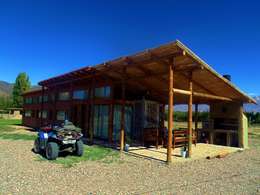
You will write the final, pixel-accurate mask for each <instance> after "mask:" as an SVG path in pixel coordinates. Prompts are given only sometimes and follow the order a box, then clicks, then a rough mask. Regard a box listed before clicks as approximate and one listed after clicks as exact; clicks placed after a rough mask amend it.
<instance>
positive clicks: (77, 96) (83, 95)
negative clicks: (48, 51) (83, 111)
mask: <svg viewBox="0 0 260 195" xmlns="http://www.w3.org/2000/svg"><path fill="white" fill-rule="evenodd" d="M87 98H88V91H87V90H76V91H73V99H74V100H84V99H87Z"/></svg>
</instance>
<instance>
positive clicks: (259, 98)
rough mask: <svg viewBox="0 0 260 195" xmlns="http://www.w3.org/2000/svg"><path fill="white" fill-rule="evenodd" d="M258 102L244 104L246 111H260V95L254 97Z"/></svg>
mask: <svg viewBox="0 0 260 195" xmlns="http://www.w3.org/2000/svg"><path fill="white" fill-rule="evenodd" d="M253 98H254V99H255V100H256V103H257V104H244V109H245V111H246V112H260V96H254V97H253Z"/></svg>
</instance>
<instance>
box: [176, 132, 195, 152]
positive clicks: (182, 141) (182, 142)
mask: <svg viewBox="0 0 260 195" xmlns="http://www.w3.org/2000/svg"><path fill="white" fill-rule="evenodd" d="M188 133H189V132H188V130H187V129H185V130H183V129H181V130H174V131H173V142H172V147H173V148H178V147H183V146H188V141H189V138H188ZM192 143H193V144H195V145H196V144H197V138H196V134H195V133H194V132H193V134H192Z"/></svg>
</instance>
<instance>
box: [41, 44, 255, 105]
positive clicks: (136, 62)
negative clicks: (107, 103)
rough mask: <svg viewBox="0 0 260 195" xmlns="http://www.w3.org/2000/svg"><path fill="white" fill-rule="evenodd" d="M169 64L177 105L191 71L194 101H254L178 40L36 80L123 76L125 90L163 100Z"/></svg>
mask: <svg viewBox="0 0 260 195" xmlns="http://www.w3.org/2000/svg"><path fill="white" fill-rule="evenodd" d="M170 63H173V64H174V77H173V86H174V88H175V89H176V90H175V93H174V102H175V103H177V104H178V103H180V104H181V103H187V101H188V96H187V95H188V93H189V80H190V77H189V75H190V74H191V72H192V82H193V91H194V93H193V95H194V98H193V99H194V103H211V102H212V101H219V100H221V101H235V102H240V103H256V101H255V100H254V99H253V98H251V97H250V96H248V95H247V94H245V93H244V92H242V91H241V90H240V89H238V88H237V87H236V86H235V85H234V84H232V83H231V82H230V81H228V80H227V79H226V78H224V77H223V76H221V75H220V74H218V73H217V72H216V71H215V70H214V69H212V68H211V67H210V66H209V65H208V64H207V63H206V62H204V61H203V60H202V59H200V58H199V57H198V56H197V55H196V54H194V53H193V52H192V51H191V50H190V49H189V48H188V47H186V46H185V45H184V44H182V43H181V42H180V41H178V40H177V41H175V42H173V43H169V44H166V45H162V46H159V47H156V48H153V49H148V50H145V51H142V52H139V53H136V54H134V55H129V56H125V57H121V58H118V59H115V60H111V61H108V62H105V63H102V64H99V65H96V66H91V67H90V66H87V67H84V68H81V69H78V70H75V71H72V72H69V73H66V74H63V75H60V76H57V77H53V78H50V79H47V80H44V81H41V82H39V85H42V86H47V87H48V86H53V85H60V84H64V83H67V82H72V81H76V80H82V79H87V78H93V77H98V76H100V77H105V78H107V79H109V80H111V81H113V82H121V81H122V80H123V79H125V82H126V85H127V88H128V89H129V90H132V91H148V92H149V93H150V95H151V96H152V97H154V99H157V100H160V101H162V102H165V103H167V101H168V69H169V64H170ZM178 90H179V91H178ZM203 94H204V95H203ZM205 94H206V95H205Z"/></svg>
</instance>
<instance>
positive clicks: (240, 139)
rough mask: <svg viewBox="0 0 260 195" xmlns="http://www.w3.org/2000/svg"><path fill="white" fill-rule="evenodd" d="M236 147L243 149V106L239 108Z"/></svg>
mask: <svg viewBox="0 0 260 195" xmlns="http://www.w3.org/2000/svg"><path fill="white" fill-rule="evenodd" d="M238 117H239V119H238V122H239V124H238V146H239V147H240V148H244V127H243V104H241V105H240V106H239V116H238Z"/></svg>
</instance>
